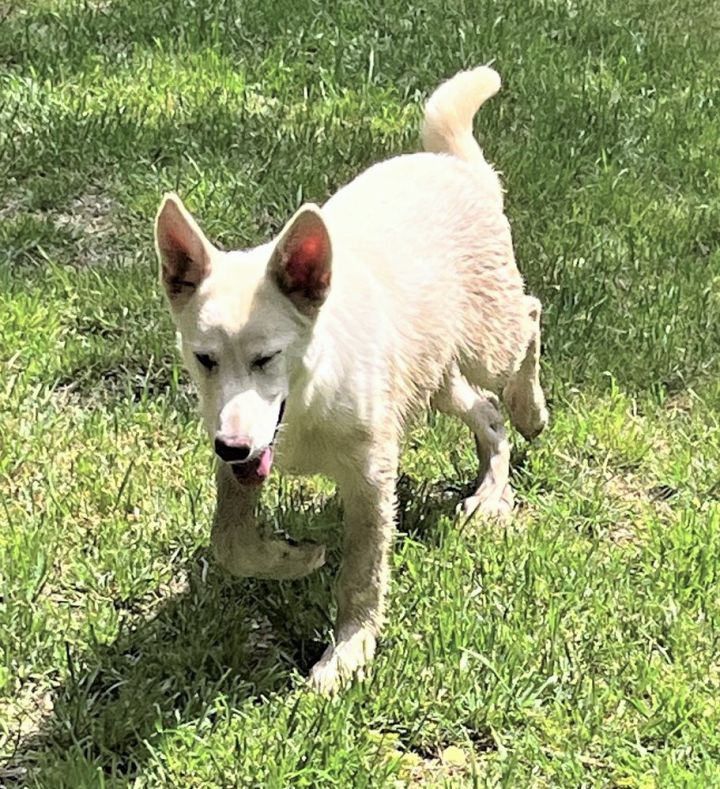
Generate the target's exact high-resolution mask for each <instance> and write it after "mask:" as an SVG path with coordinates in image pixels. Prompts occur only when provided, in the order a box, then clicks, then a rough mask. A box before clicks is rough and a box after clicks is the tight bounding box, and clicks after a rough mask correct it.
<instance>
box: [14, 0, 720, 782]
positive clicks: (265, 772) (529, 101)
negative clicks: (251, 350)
mask: <svg viewBox="0 0 720 789" xmlns="http://www.w3.org/2000/svg"><path fill="white" fill-rule="evenodd" d="M441 6H444V7H441ZM716 10H717V9H716V8H715V6H714V4H713V3H712V2H710V0H699V1H698V2H697V3H694V4H687V3H679V2H675V1H674V0H671V1H670V2H668V3H664V4H660V3H656V2H649V0H623V1H622V2H621V1H620V0H600V2H593V3H590V2H589V0H583V1H582V2H572V1H570V0H568V2H553V1H552V0H536V1H535V0H533V2H530V1H529V0H528V1H527V2H511V0H500V1H499V2H489V0H486V2H479V3H469V2H458V1H456V0H455V1H453V2H450V3H444V4H440V3H432V4H430V3H425V4H422V5H415V6H412V7H408V4H406V3H400V2H397V1H396V0H383V1H382V2H381V1H380V0H369V1H368V2H365V3H360V2H346V3H341V4H340V3H339V4H331V3H320V2H317V1H316V2H311V1H310V0H294V1H293V2H292V3H291V2H287V0H282V2H277V3H267V2H259V0H248V1H247V2H242V3H240V2H237V0H225V2H223V1H222V0H218V2H215V3H210V2H209V0H197V2H194V3H192V4H190V3H180V2H178V1H177V0H175V2H170V1H168V0H161V2H157V3H146V2H140V0H128V2H123V3H119V2H118V3H112V2H60V0H36V1H35V2H32V3H24V4H20V3H18V4H13V3H12V2H11V3H10V4H6V7H5V8H3V7H2V6H0V19H1V20H2V23H1V24H0V184H1V186H0V370H1V371H2V374H1V375H0V425H2V430H1V432H0V503H1V505H2V506H1V507H0V521H2V527H1V528H0V759H1V760H2V763H1V764H0V785H2V784H6V785H8V786H11V785H28V786H37V787H43V788H45V787H85V786H87V787H96V786H97V787H100V786H112V787H119V786H126V785H129V786H134V787H145V786H147V787H156V786H168V787H174V786H193V787H196V786H198V787H199V786H233V785H237V786H271V787H272V786H277V787H282V786H288V785H299V786H308V787H310V786H313V787H314V786H341V787H346V786H357V787H363V786H406V785H422V784H425V785H433V786H437V785H453V786H469V785H478V786H487V785H490V786H494V785H504V786H510V787H517V786H537V787H543V786H547V787H560V786H562V787H579V786H617V787H644V788H646V789H647V788H648V787H653V786H658V787H661V786H662V787H665V786H692V787H711V786H720V733H719V732H720V504H719V503H718V502H719V500H720V471H719V469H720V416H719V414H720V384H719V383H718V373H719V372H720V369H719V368H720V365H719V364H718V361H719V360H720V321H718V315H719V314H720V295H719V294H720V251H719V250H720V243H719V242H720V230H719V228H720V198H719V197H718V195H719V194H720V190H719V189H718V187H719V186H720V175H719V173H720V171H719V170H718V167H717V162H718V160H719V158H720V134H718V121H717V108H718V106H720V78H719V77H718V69H717V63H718V56H720V27H719V26H718V24H717V13H716ZM493 58H494V59H495V62H496V65H497V67H498V69H499V71H500V72H501V74H502V75H503V78H504V83H505V87H504V90H503V91H502V92H501V94H500V95H499V96H498V97H497V98H495V99H493V101H492V102H490V103H489V104H488V105H487V106H486V107H485V108H484V109H483V111H482V113H481V115H480V117H479V118H478V123H477V128H478V132H479V135H480V137H481V139H482V141H483V144H484V147H485V150H486V152H487V154H488V157H489V158H490V159H491V160H492V161H494V162H496V163H497V165H498V167H499V168H500V169H501V170H502V172H503V174H504V179H505V183H506V186H507V188H508V212H509V214H510V217H511V220H512V223H513V228H514V237H515V241H516V245H517V251H518V258H519V260H520V263H521V266H522V269H523V271H524V273H525V274H526V276H527V279H528V283H529V286H530V289H531V290H532V292H534V293H535V294H537V295H538V296H540V297H541V298H542V300H543V302H544V304H545V313H544V337H545V349H544V370H543V375H544V381H545V384H546V388H547V391H548V393H549V395H550V399H551V407H552V423H551V426H550V427H549V428H548V430H547V432H546V433H545V434H544V435H543V437H542V438H541V440H540V441H539V442H537V443H536V444H534V445H532V446H529V447H528V446H526V445H524V444H523V442H522V441H521V440H520V439H518V440H517V441H516V447H517V449H516V451H515V454H514V458H513V460H514V471H513V482H514V485H515V487H516V490H517V499H518V501H519V508H518V512H517V514H516V516H515V518H514V520H513V522H512V523H511V524H510V525H509V526H505V527H499V526H497V525H492V524H484V523H478V524H475V525H474V526H473V527H467V528H465V529H464V530H461V529H460V528H459V526H458V524H456V523H454V522H453V519H452V512H453V507H454V503H455V500H456V498H457V491H456V488H457V487H461V486H462V485H464V484H465V483H467V482H468V481H469V480H470V478H471V475H472V470H473V456H472V446H471V442H470V441H469V440H468V437H467V436H466V435H465V433H464V432H463V430H461V428H460V427H459V426H458V425H456V424H455V423H453V422H451V421H448V420H446V419H443V418H439V417H428V418H423V419H421V420H420V421H419V422H418V423H417V424H416V425H415V426H414V427H413V428H412V430H411V432H410V434H409V436H408V440H407V443H406V450H405V452H404V456H403V461H402V468H401V471H402V477H401V481H400V485H399V493H400V508H399V518H398V521H399V523H398V536H397V541H396V545H395V550H394V554H393V565H394V573H393V585H392V596H391V605H390V611H391V614H390V618H389V623H388V627H387V631H386V633H385V636H384V638H383V641H382V644H381V648H380V650H379V654H378V657H377V660H376V661H375V663H374V665H373V669H372V671H371V672H370V674H369V676H368V677H367V678H366V679H365V680H363V681H357V682H355V683H354V684H353V685H352V686H351V687H350V688H349V689H348V690H347V691H346V692H345V693H344V694H343V695H342V696H341V697H340V698H338V699H335V700H332V701H328V700H325V699H321V698H318V697H315V696H313V695H311V694H309V693H308V692H307V690H306V688H305V686H304V684H303V677H304V676H305V674H306V672H307V669H308V668H309V666H310V665H311V664H312V662H313V660H314V659H316V658H317V657H318V655H319V653H320V650H321V648H322V645H323V642H326V641H327V638H328V636H329V632H330V627H331V622H332V615H333V611H332V594H331V585H332V578H333V573H334V571H335V569H336V568H337V562H338V558H339V537H340V534H339V528H338V525H339V522H340V516H341V513H340V508H339V504H338V502H337V500H336V499H335V498H334V495H333V487H332V485H330V483H328V482H327V481H326V480H321V479H311V480H290V479H273V480H272V482H271V483H270V484H269V486H268V490H267V492H266V501H267V505H268V517H270V518H272V519H273V521H274V522H275V523H276V524H277V525H278V527H281V528H285V529H287V530H288V531H289V532H291V533H292V534H293V535H294V536H299V537H310V538H312V539H322V540H324V541H327V542H328V544H329V545H330V546H331V560H330V563H329V567H328V568H327V569H323V570H322V571H321V572H319V573H317V574H315V575H314V576H312V577H310V578H308V579H306V580H304V581H302V582H296V583H284V584H283V583H275V584H273V583H263V582H259V581H237V580H233V579H230V578H227V577H225V576H224V575H223V574H222V573H221V572H220V571H219V570H218V569H217V568H216V567H215V565H214V563H213V561H212V559H211V557H210V554H209V552H208V549H207V543H208V522H209V518H210V513H211V507H212V490H211V462H212V461H211V453H210V449H209V447H208V446H207V445H206V444H207V442H206V441H205V440H204V438H203V435H202V433H201V430H200V428H199V425H198V421H197V418H196V413H195V404H194V398H193V394H192V391H191V390H190V388H189V386H188V381H187V378H186V376H185V374H184V373H183V372H182V371H181V369H180V366H179V362H178V357H177V355H176V353H175V351H174V339H173V334H172V330H171V326H170V321H169V318H168V316H167V314H166V310H165V307H164V304H163V301H162V298H161V296H160V294H159V293H158V289H157V287H156V273H155V271H156V263H155V260H154V255H153V252H152V238H151V231H152V217H153V215H154V211H155V209H156V207H157V204H158V201H159V198H160V195H161V194H162V192H163V191H165V190H167V189H171V188H172V189H177V190H178V191H179V192H180V193H181V194H182V196H183V198H186V199H187V201H188V204H189V205H190V207H191V208H192V209H193V210H195V211H196V212H197V214H198V215H199V216H200V217H201V219H202V221H203V223H204V226H205V228H206V230H207V231H208V233H209V235H211V236H212V237H213V238H215V239H217V240H218V241H219V242H220V243H222V244H224V245H226V246H240V245H249V244H252V243H257V242H258V241H260V240H261V239H266V238H267V237H268V236H269V235H270V234H271V233H273V232H274V231H276V230H277V229H278V228H279V227H280V226H281V224H282V223H283V221H284V220H285V219H286V218H287V217H288V216H289V214H290V213H291V212H292V211H293V210H294V209H295V208H296V207H297V205H298V204H299V203H300V201H301V200H304V199H313V200H317V201H322V200H324V199H325V198H326V197H327V196H328V195H330V194H331V193H332V192H333V191H334V190H335V189H336V188H337V187H338V186H339V185H340V184H342V183H343V182H345V181H347V180H348V179H349V178H351V177H352V176H353V175H354V174H356V173H358V172H360V171H361V170H362V169H363V168H364V167H365V166H367V165H368V164H369V163H371V162H373V161H376V160H377V159H380V158H383V157H386V156H388V155H391V154H394V153H397V152H400V151H407V150H414V149H416V148H417V144H418V125H419V119H420V109H419V107H420V103H421V100H422V98H423V97H424V96H426V95H427V93H428V92H429V91H430V90H431V89H432V88H433V87H434V86H435V85H436V84H437V82H438V81H439V80H440V79H441V78H443V77H445V76H449V75H450V74H452V73H453V72H454V71H456V70H457V69H458V68H460V67H463V66H470V65H474V64H477V63H481V62H486V61H488V60H490V59H493Z"/></svg>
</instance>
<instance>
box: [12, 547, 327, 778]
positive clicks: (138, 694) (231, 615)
mask: <svg viewBox="0 0 720 789" xmlns="http://www.w3.org/2000/svg"><path fill="white" fill-rule="evenodd" d="M175 577H176V578H182V579H185V580H184V583H183V586H184V588H183V589H182V590H181V591H180V592H179V593H177V594H176V595H175V596H172V597H170V599H169V600H168V601H167V602H165V603H164V604H162V605H161V606H160V607H159V609H157V610H156V611H155V612H154V614H153V615H152V616H151V617H150V618H146V619H145V618H143V616H142V614H143V611H144V609H145V607H146V604H145V602H144V601H142V600H141V601H133V602H132V603H131V604H130V605H128V604H120V603H116V607H117V608H124V609H126V610H127V611H128V614H129V615H128V616H127V617H126V618H125V619H124V620H123V623H124V624H123V625H121V629H120V631H121V632H120V635H119V636H118V638H117V639H116V640H115V641H113V642H112V643H111V644H107V645H104V644H97V645H96V647H95V648H94V649H91V650H90V651H89V652H87V653H86V654H83V655H77V654H76V653H75V651H74V650H73V649H72V648H71V647H70V646H69V645H67V644H66V655H67V667H68V675H69V679H68V680H67V681H66V682H65V684H64V685H62V686H61V687H60V688H59V689H57V690H56V691H55V693H54V698H53V711H52V714H51V715H50V716H49V717H48V718H46V719H45V720H44V721H42V722H41V724H40V726H39V730H38V731H37V733H35V734H34V735H32V736H31V737H30V738H28V739H26V740H24V741H21V742H19V743H18V746H17V748H16V750H15V753H14V754H13V755H12V756H11V758H10V759H9V761H8V763H7V764H6V765H5V766H4V768H3V769H2V770H1V771H0V783H3V781H4V783H3V785H8V786H9V785H11V784H14V785H25V784H26V783H30V784H37V785H40V786H48V785H53V786H56V785H64V784H63V782H62V781H63V777H64V776H70V775H87V774H92V773H93V771H98V770H100V771H102V773H104V774H105V775H106V776H107V777H108V778H121V779H126V780H128V779H132V778H133V777H134V776H136V775H138V774H140V773H141V771H142V769H143V766H144V765H145V763H146V762H147V760H148V758H149V757H150V755H151V753H152V749H153V746H154V745H155V744H157V743H158V741H159V740H160V739H161V738H162V737H163V735H164V734H165V733H166V732H167V730H168V729H174V728H176V727H179V726H181V725H182V724H183V723H185V722H188V721H193V722H198V723H199V722H201V721H202V720H203V719H205V718H211V719H212V717H213V716H215V715H216V714H217V712H216V707H215V704H214V702H215V701H216V699H217V697H218V696H220V695H221V694H222V696H223V697H224V699H225V703H226V704H227V705H228V706H229V707H230V708H235V707H237V706H239V705H242V704H243V702H245V701H247V700H260V698H261V697H264V696H267V695H268V694H270V693H273V692H277V691H282V690H287V689H289V688H290V687H291V685H292V684H293V681H294V680H293V674H294V672H300V674H302V675H304V674H306V673H307V671H308V669H309V667H310V666H311V665H312V664H313V662H314V661H315V660H316V659H317V658H318V657H319V656H320V653H321V651H322V649H323V644H322V642H321V641H320V640H319V638H318V634H320V633H321V632H322V631H324V630H326V629H327V626H328V622H327V619H328V616H327V614H326V613H325V611H324V606H325V605H327V602H328V601H329V598H330V583H331V573H328V572H323V573H319V574H316V575H315V576H314V577H313V578H311V579H308V580H307V581H301V582H296V583H285V584H278V583H275V584H272V583H265V582H260V581H250V580H247V581H242V580H234V579H229V578H227V577H226V576H224V575H223V574H221V572H220V571H219V569H217V568H216V567H215V564H214V562H213V560H212V557H211V556H209V554H208V552H207V551H206V550H202V551H200V552H198V553H197V554H196V555H194V556H193V557H192V558H191V559H190V560H189V561H188V562H187V563H186V564H185V565H184V566H182V567H179V568H178V571H177V573H176V574H175ZM165 592H166V593H170V594H172V592H173V590H172V589H169V590H165ZM138 620H139V621H138ZM295 681H296V680H295Z"/></svg>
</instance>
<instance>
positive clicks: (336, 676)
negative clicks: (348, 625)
mask: <svg viewBox="0 0 720 789" xmlns="http://www.w3.org/2000/svg"><path fill="white" fill-rule="evenodd" d="M374 654H375V636H374V635H373V634H372V633H371V632H370V631H369V630H367V629H366V628H361V627H358V628H357V629H355V630H354V632H353V633H352V634H351V635H349V636H348V637H347V638H344V639H342V640H340V641H339V642H338V643H337V644H335V646H330V647H328V648H327V649H326V650H325V653H324V654H323V656H322V657H321V658H320V660H318V662H317V663H316V664H315V665H314V666H313V667H312V670H311V671H310V685H311V687H312V689H313V690H314V691H315V692H317V693H321V694H323V695H331V694H333V693H335V692H336V691H337V690H339V689H340V687H341V686H342V685H343V684H344V683H346V682H347V681H348V680H349V679H350V678H351V677H352V676H353V675H355V674H360V675H361V673H362V668H363V666H365V664H366V663H368V662H369V661H370V660H371V659H372V657H373V655H374Z"/></svg>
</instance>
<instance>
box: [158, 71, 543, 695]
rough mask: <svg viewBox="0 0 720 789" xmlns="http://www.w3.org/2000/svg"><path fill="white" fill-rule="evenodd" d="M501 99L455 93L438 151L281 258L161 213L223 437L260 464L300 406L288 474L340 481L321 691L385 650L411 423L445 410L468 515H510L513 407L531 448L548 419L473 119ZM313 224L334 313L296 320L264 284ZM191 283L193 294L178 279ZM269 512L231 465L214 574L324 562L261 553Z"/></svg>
mask: <svg viewBox="0 0 720 789" xmlns="http://www.w3.org/2000/svg"><path fill="white" fill-rule="evenodd" d="M499 86H500V80H499V77H498V75H497V74H496V73H495V72H494V71H493V70H492V69H489V68H486V67H481V68H478V69H475V70H473V71H470V72H463V73H461V74H459V75H457V76H455V77H454V78H453V79H452V80H450V81H449V82H447V83H445V84H444V85H442V86H441V87H440V88H439V89H438V90H437V91H436V93H435V94H434V95H433V97H432V98H431V99H430V101H429V102H428V105H427V108H426V115H425V123H424V128H423V139H424V142H425V145H426V148H427V149H428V150H430V151H433V153H419V154H413V155H407V156H400V157H397V158H394V159H391V160H389V161H386V162H382V163H380V164H377V165H375V166H374V167H371V168H370V169H369V170H367V171H366V172H364V173H363V174H362V175H360V176H359V177H358V178H356V179H355V180H354V181H352V182H351V183H350V184H348V185H347V186H345V187H344V188H343V189H341V190H340V191H339V192H337V194H336V195H334V196H333V197H332V198H331V199H330V200H329V201H328V202H327V203H326V204H325V205H324V206H323V207H322V209H320V210H319V215H318V209H317V208H316V207H312V206H310V207H304V208H303V209H301V211H300V212H298V214H297V215H296V217H295V218H293V220H291V222H289V223H288V226H287V228H288V229H286V231H284V234H283V235H282V236H281V237H280V239H279V240H278V241H276V242H273V243H271V244H265V245H263V246H261V247H258V248H256V249H253V250H250V251H238V252H230V253H223V252H220V251H218V250H216V249H215V248H214V247H212V245H210V244H209V242H208V241H207V239H205V238H204V236H202V237H201V238H200V239H199V240H198V238H197V234H198V233H200V232H201V231H199V228H197V225H195V224H194V222H193V221H192V220H191V218H189V217H187V219H186V212H185V211H184V208H183V207H182V205H181V204H180V203H179V201H178V199H177V198H175V197H173V196H169V197H168V198H166V200H165V202H164V203H163V206H162V207H161V209H160V213H159V215H158V221H157V228H156V233H157V238H158V251H159V254H160V259H161V262H162V264H163V272H164V274H163V276H164V281H165V283H166V287H168V293H169V296H170V303H171V307H172V312H173V316H174V319H175V321H176V325H177V327H178V329H179V331H180V333H181V335H182V345H183V353H184V356H185V360H186V364H187V365H188V367H189V369H190V370H191V372H192V373H193V377H194V378H195V380H196V381H197V384H198V388H199V390H200V394H201V398H202V411H203V416H204V420H205V424H206V426H207V428H208V431H209V432H210V434H211V435H215V434H217V433H218V431H220V432H221V433H222V434H232V435H236V434H242V435H244V436H247V437H249V439H250V440H251V441H252V446H253V454H257V453H258V452H261V451H262V450H263V448H264V447H266V446H267V445H268V444H269V443H270V442H271V441H272V435H273V433H274V431H275V425H276V422H277V418H278V413H279V408H280V403H281V402H282V401H283V400H284V399H286V404H287V405H286V411H285V415H284V418H283V420H282V423H281V426H280V429H279V433H278V436H277V440H276V444H275V453H276V461H277V463H278V465H279V466H280V467H281V468H284V469H286V470H289V471H293V472H298V473H315V472H322V473H325V474H328V475H330V476H332V477H333V478H334V479H336V480H337V482H338V486H339V489H340V493H341V496H342V498H343V503H344V508H345V524H346V526H345V550H344V558H343V565H342V568H341V571H340V576H339V582H338V623H337V628H336V635H335V644H334V646H332V647H329V648H328V652H327V653H326V655H325V656H324V657H323V659H322V660H321V661H320V663H319V664H318V666H316V668H315V669H314V672H313V677H314V682H315V685H316V687H318V688H320V689H322V690H332V689H333V688H334V687H335V686H336V685H337V683H338V682H339V681H341V680H342V679H343V678H345V677H346V676H348V675H349V674H351V673H352V672H354V671H355V670H357V669H358V668H360V667H361V666H362V664H363V663H364V662H365V661H366V660H368V659H369V658H370V657H371V656H372V653H373V651H374V649H375V638H376V636H377V634H378V632H379V629H380V626H381V622H382V618H383V609H384V600H385V593H386V588H387V574H388V562H387V555H388V550H389V546H390V541H391V535H392V523H393V508H394V484H395V475H396V470H397V462H398V446H399V441H400V437H401V432H402V428H403V425H404V423H405V421H406V419H407V418H408V416H409V415H410V414H411V413H413V411H414V410H415V409H416V407H418V406H421V405H423V404H427V403H428V402H432V404H433V405H434V406H435V407H437V408H439V409H440V410H443V411H445V412H447V413H451V414H454V415H456V416H458V417H459V418H461V419H463V421H465V422H466V424H468V426H469V427H470V428H471V430H472V431H473V433H474V434H475V438H476V443H477V447H478V456H479V461H480V467H481V469H480V471H481V477H480V480H479V482H478V486H477V490H476V492H475V493H474V494H473V496H471V497H470V498H469V499H468V500H467V501H466V502H465V504H464V510H465V512H466V513H467V514H468V515H469V514H472V512H474V511H475V510H480V511H482V512H484V513H486V514H491V515H493V514H503V513H507V512H508V511H509V509H510V508H511V507H512V492H511V490H510V487H509V484H508V461H509V447H508V442H507V439H506V436H505V432H504V428H503V425H502V417H501V415H500V411H499V405H500V402H499V397H503V399H504V401H505V403H506V405H507V406H508V408H509V410H510V417H511V419H512V420H513V422H514V423H515V424H516V425H517V426H518V428H519V429H520V430H521V431H522V432H523V433H524V434H525V435H526V436H528V437H529V436H532V435H534V434H536V433H537V432H539V431H540V430H541V429H542V428H543V426H544V425H545V423H546V421H547V411H546V409H545V403H544V398H543V395H542V390H541V388H540V386H539V382H538V352H539V318H540V305H539V302H537V300H536V299H534V298H532V297H530V296H527V295H525V293H524V286H523V281H522V278H521V276H520V274H519V272H518V270H517V267H516V265H515V261H514V256H513V250H512V242H511V236H510V227H509V225H508V222H507V219H506V218H505V216H504V214H503V207H502V190H501V187H500V183H499V180H498V177H497V175H496V173H495V172H494V170H493V169H492V168H491V167H490V165H488V164H487V162H486V161H485V159H484V157H483V154H482V151H481V150H480V148H479V146H478V145H477V143H476V141H475V140H474V138H473V137H472V125H471V124H472V117H473V115H474V113H475V111H476V110H477V108H478V107H479V106H480V104H482V102H483V101H484V100H485V99H487V98H488V97H490V96H491V95H493V94H494V93H495V92H496V91H497V90H498V88H499ZM308 212H309V213H308ZM303 216H305V217H307V216H310V217H311V221H313V222H317V218H318V216H319V217H321V221H322V222H324V226H325V228H326V229H327V233H328V234H329V238H330V240H331V243H332V263H331V266H332V279H331V284H330V289H329V292H328V293H327V294H325V295H323V296H322V297H321V298H322V299H324V301H322V302H320V301H318V305H317V306H315V305H310V307H308V308H307V309H298V308H297V305H296V304H294V303H293V302H291V299H290V298H289V297H288V296H287V295H285V294H284V293H283V292H281V290H280V289H279V288H278V285H277V283H276V281H275V280H274V279H273V277H272V276H271V275H270V274H271V272H272V271H275V270H276V268H273V266H277V265H282V261H283V260H284V259H285V258H284V257H283V254H284V250H285V246H284V245H285V244H286V243H287V242H286V239H288V238H290V237H291V236H292V233H293V232H295V231H293V230H292V228H293V227H295V228H297V227H300V228H301V230H300V231H297V232H299V233H302V232H305V231H304V230H302V227H304V225H302V222H303ZM296 220H297V221H298V224H295V225H293V223H294V222H296ZM168 250H169V251H168ZM178 260H179V261H180V263H179V264H177V261H178ZM272 260H275V263H274V264H273V263H269V261H272ZM278 261H280V263H278ZM173 277H175V280H173ZM184 279H189V280H190V285H189V286H187V287H185V286H184V285H183V283H182V282H181V284H180V285H178V284H177V282H176V280H184ZM168 283H170V284H168ZM276 350H280V351H281V353H280V354H279V355H278V356H277V357H276V358H275V359H273V361H272V362H271V363H270V364H269V365H268V366H267V368H265V369H263V370H262V371H258V370H253V369H252V366H251V365H252V360H253V359H254V358H256V357H257V356H259V355H262V354H267V353H271V352H275V351H276ZM194 353H206V354H208V353H209V354H212V356H213V357H214V358H215V359H217V362H218V366H217V369H216V370H214V371H213V372H212V373H211V374H207V373H206V372H205V371H204V370H203V369H202V368H201V367H200V366H199V365H198V363H197V361H196V359H195V357H194ZM256 498H257V490H254V489H253V490H250V489H248V488H244V487H243V486H241V485H239V484H238V483H237V482H235V480H234V479H233V477H232V474H231V473H230V472H229V470H228V468H227V466H226V464H224V463H220V464H219V468H218V505H217V514H216V519H215V525H214V529H213V543H214V545H215V549H216V554H217V556H218V559H219V561H220V562H222V563H223V564H224V565H225V566H226V567H227V568H228V569H229V570H230V571H231V572H234V573H236V574H240V575H261V576H265V577H297V576H298V575H302V574H304V573H305V572H309V571H310V570H312V569H314V568H315V567H316V566H318V565H319V564H320V563H322V561H323V558H324V554H323V552H322V548H320V547H317V546H307V545H300V546H291V545H287V544H285V543H284V542H282V541H280V540H268V539H266V538H265V537H264V536H263V534H262V532H261V530H260V529H259V528H258V526H257V522H256V520H255V517H256V516H255V511H254V510H255V501H256Z"/></svg>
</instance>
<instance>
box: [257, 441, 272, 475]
mask: <svg viewBox="0 0 720 789" xmlns="http://www.w3.org/2000/svg"><path fill="white" fill-rule="evenodd" d="M272 460H273V451H272V447H267V448H266V449H264V450H263V453H262V455H260V458H259V461H258V467H257V475H258V477H260V479H265V478H266V477H267V476H269V474H270V467H271V466H272Z"/></svg>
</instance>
